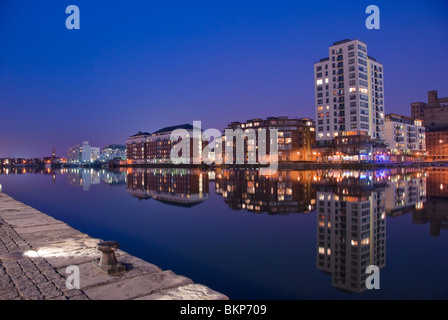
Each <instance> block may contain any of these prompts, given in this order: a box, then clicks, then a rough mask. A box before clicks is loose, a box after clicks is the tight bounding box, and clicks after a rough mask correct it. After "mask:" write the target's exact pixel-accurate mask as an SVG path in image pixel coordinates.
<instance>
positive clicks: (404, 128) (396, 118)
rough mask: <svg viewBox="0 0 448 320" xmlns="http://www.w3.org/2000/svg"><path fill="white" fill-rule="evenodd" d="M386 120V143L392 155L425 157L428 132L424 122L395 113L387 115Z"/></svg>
mask: <svg viewBox="0 0 448 320" xmlns="http://www.w3.org/2000/svg"><path fill="white" fill-rule="evenodd" d="M385 120H386V123H385V131H386V132H385V133H386V134H385V136H386V143H387V144H388V149H389V150H390V152H391V154H392V155H411V156H417V157H421V156H424V154H425V152H426V141H425V136H426V134H425V131H426V130H425V127H423V121H422V120H420V119H413V118H411V117H407V116H403V115H399V114H395V113H390V114H387V115H386V118H385Z"/></svg>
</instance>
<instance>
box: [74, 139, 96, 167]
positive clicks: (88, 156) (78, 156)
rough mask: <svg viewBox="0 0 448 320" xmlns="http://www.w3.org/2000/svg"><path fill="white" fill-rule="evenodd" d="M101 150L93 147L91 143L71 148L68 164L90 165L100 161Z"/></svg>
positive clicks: (84, 142)
mask: <svg viewBox="0 0 448 320" xmlns="http://www.w3.org/2000/svg"><path fill="white" fill-rule="evenodd" d="M99 155H100V148H98V147H92V146H90V144H89V141H83V142H82V144H79V145H75V146H72V147H69V148H68V150H67V162H68V163H71V164H89V163H92V162H94V161H96V160H98V159H99Z"/></svg>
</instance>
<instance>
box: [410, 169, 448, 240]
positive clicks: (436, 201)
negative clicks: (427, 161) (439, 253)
mask: <svg viewBox="0 0 448 320" xmlns="http://www.w3.org/2000/svg"><path fill="white" fill-rule="evenodd" d="M425 176H426V181H427V183H426V184H427V186H426V194H427V199H426V202H424V204H423V205H422V207H421V208H418V209H419V210H416V211H414V214H413V219H412V220H413V222H414V223H417V224H426V223H429V234H430V235H431V236H439V235H440V229H445V230H446V229H448V210H447V209H446V208H447V207H448V169H447V168H432V169H428V170H427V171H426V173H425Z"/></svg>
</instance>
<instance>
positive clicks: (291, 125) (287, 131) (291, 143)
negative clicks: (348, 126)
mask: <svg viewBox="0 0 448 320" xmlns="http://www.w3.org/2000/svg"><path fill="white" fill-rule="evenodd" d="M227 129H231V130H234V131H235V130H237V129H241V130H242V131H246V130H248V129H253V130H254V136H255V139H256V141H249V140H250V139H246V140H245V142H244V155H245V162H246V163H248V162H249V157H250V153H251V152H253V154H254V155H253V156H254V158H255V159H256V162H257V163H261V161H260V159H258V154H257V152H256V149H257V147H258V148H260V146H259V145H257V142H259V143H263V141H259V139H258V129H265V132H266V139H265V141H264V143H265V146H266V154H270V143H266V142H269V141H270V139H271V138H270V129H277V130H278V140H277V142H278V162H279V163H281V162H289V161H315V159H316V156H315V155H313V150H312V146H313V144H314V143H315V141H316V132H315V126H314V121H313V120H312V119H309V118H288V117H268V118H267V119H260V118H256V119H251V120H247V121H246V122H239V121H235V122H231V123H230V124H229V125H228V126H227ZM224 142H225V143H224V145H223V160H224V162H225V163H236V162H235V161H232V159H230V160H229V159H228V158H229V157H231V155H230V152H227V151H226V147H231V146H233V152H232V155H233V157H235V155H236V148H237V147H238V146H237V143H234V142H233V141H225V139H224ZM233 160H235V159H233Z"/></svg>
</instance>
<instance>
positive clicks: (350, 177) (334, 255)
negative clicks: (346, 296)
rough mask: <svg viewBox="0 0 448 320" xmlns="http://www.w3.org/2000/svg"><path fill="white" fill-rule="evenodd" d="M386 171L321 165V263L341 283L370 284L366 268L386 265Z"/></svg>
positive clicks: (347, 286) (350, 287)
mask: <svg viewBox="0 0 448 320" xmlns="http://www.w3.org/2000/svg"><path fill="white" fill-rule="evenodd" d="M386 179H387V177H386V175H385V173H384V172H383V171H366V172H362V171H356V172H355V171H353V172H350V171H338V170H335V171H323V172H319V173H318V177H317V179H315V181H314V183H313V186H314V187H315V188H316V216H317V239H316V241H317V252H316V264H317V269H318V270H321V271H323V272H325V273H328V274H331V278H332V285H333V286H334V287H336V288H338V289H342V290H345V291H349V292H356V293H361V292H363V291H365V290H366V284H365V281H366V278H367V277H368V276H369V274H366V273H365V271H366V268H367V266H369V265H376V266H377V267H378V268H379V269H381V268H383V267H384V266H385V265H386V220H385V219H386V207H385V186H386Z"/></svg>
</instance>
